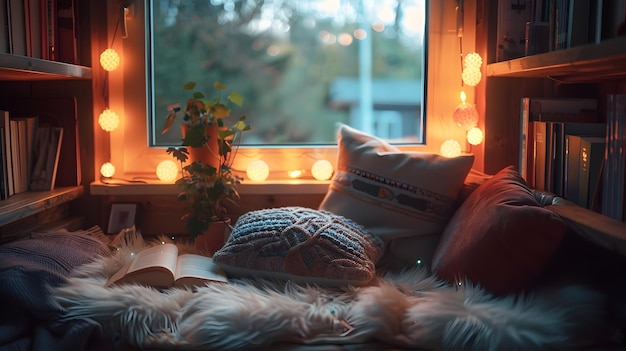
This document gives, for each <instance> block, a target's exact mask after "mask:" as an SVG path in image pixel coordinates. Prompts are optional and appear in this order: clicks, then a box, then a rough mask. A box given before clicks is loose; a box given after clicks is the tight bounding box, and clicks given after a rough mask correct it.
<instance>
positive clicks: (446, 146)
mask: <svg viewBox="0 0 626 351" xmlns="http://www.w3.org/2000/svg"><path fill="white" fill-rule="evenodd" d="M439 152H440V153H441V155H443V156H445V157H457V156H459V155H461V144H459V142H458V141H456V140H452V139H448V140H446V141H444V142H443V143H442V144H441V148H440V149H439Z"/></svg>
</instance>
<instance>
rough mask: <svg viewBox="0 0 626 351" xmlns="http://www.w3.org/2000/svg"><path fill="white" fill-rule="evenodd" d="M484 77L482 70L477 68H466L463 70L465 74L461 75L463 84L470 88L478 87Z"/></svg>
mask: <svg viewBox="0 0 626 351" xmlns="http://www.w3.org/2000/svg"><path fill="white" fill-rule="evenodd" d="M482 77H483V74H482V73H480V69H479V68H477V67H466V68H465V69H463V73H461V79H463V83H465V85H469V86H470V87H474V86H476V85H478V83H480V79H481V78H482Z"/></svg>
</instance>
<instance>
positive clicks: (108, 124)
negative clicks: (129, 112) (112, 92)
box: [98, 108, 120, 132]
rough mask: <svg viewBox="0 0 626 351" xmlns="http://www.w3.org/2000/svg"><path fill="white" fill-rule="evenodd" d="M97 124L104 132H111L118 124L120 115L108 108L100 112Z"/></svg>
mask: <svg viewBox="0 0 626 351" xmlns="http://www.w3.org/2000/svg"><path fill="white" fill-rule="evenodd" d="M98 124H99V125H100V128H102V130H104V131H105V132H112V131H114V130H115V129H117V127H119V125H120V117H119V116H118V115H117V113H115V111H112V110H109V109H108V108H107V109H106V110H104V111H102V113H101V114H100V116H99V117H98Z"/></svg>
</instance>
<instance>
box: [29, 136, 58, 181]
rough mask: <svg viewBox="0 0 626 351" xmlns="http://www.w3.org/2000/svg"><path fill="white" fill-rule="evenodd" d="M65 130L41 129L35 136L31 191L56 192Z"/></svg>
mask: <svg viewBox="0 0 626 351" xmlns="http://www.w3.org/2000/svg"><path fill="white" fill-rule="evenodd" d="M62 140H63V128H61V127H39V128H37V133H36V135H35V144H34V150H35V152H34V153H33V166H32V173H31V176H30V186H29V188H30V190H31V191H38V190H46V191H49V190H54V186H55V182H56V175H57V171H58V168H59V158H60V155H61V145H62Z"/></svg>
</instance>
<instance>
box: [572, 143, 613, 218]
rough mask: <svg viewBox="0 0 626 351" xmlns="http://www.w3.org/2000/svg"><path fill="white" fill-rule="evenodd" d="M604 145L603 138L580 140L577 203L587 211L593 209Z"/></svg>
mask: <svg viewBox="0 0 626 351" xmlns="http://www.w3.org/2000/svg"><path fill="white" fill-rule="evenodd" d="M605 145H606V138H605V137H581V138H580V161H579V169H580V174H579V176H578V182H579V188H578V194H579V196H578V203H579V204H580V205H581V206H583V207H586V208H588V209H594V205H595V204H594V201H593V200H594V199H595V198H596V196H595V194H596V192H597V191H598V189H597V187H598V182H599V179H600V170H601V166H602V160H603V158H604V148H605Z"/></svg>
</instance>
